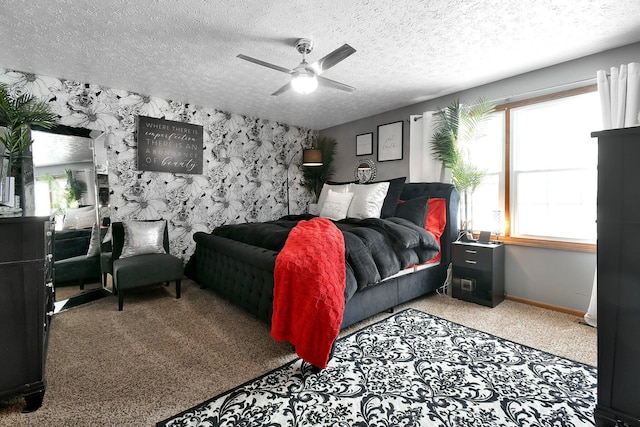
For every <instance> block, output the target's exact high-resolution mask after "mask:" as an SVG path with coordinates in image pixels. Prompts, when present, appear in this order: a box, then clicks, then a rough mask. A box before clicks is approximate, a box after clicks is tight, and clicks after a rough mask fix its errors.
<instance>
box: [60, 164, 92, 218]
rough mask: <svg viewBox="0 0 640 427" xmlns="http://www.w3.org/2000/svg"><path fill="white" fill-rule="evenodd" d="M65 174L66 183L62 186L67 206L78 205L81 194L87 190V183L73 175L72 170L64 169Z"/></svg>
mask: <svg viewBox="0 0 640 427" xmlns="http://www.w3.org/2000/svg"><path fill="white" fill-rule="evenodd" d="M65 173H66V174H67V185H66V187H65V188H64V195H65V200H66V201H67V208H71V207H78V203H79V202H80V199H81V198H82V195H83V194H84V193H86V192H87V184H86V183H85V182H84V181H80V180H79V179H77V178H76V177H74V176H73V171H72V170H70V169H65Z"/></svg>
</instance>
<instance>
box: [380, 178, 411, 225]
mask: <svg viewBox="0 0 640 427" xmlns="http://www.w3.org/2000/svg"><path fill="white" fill-rule="evenodd" d="M406 179H407V177H406V176H403V177H400V178H393V179H388V180H386V181H378V182H389V189H388V190H387V195H386V197H385V198H384V202H383V203H382V210H381V211H380V218H389V217H392V216H397V215H396V207H397V206H398V200H399V199H400V193H402V189H403V188H404V182H405V181H406Z"/></svg>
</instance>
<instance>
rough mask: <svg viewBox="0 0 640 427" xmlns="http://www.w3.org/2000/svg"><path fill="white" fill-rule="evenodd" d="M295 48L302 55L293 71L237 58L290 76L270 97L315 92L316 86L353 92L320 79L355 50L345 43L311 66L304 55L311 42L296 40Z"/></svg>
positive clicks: (308, 40)
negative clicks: (289, 92)
mask: <svg viewBox="0 0 640 427" xmlns="http://www.w3.org/2000/svg"><path fill="white" fill-rule="evenodd" d="M295 48H296V50H297V51H298V52H299V53H301V54H302V62H301V63H300V64H299V65H298V66H297V67H295V68H293V69H289V68H285V67H280V66H279V65H274V64H270V63H268V62H264V61H261V60H259V59H256V58H252V57H250V56H246V55H243V54H239V55H238V58H240V59H244V60H245V61H249V62H253V63H254V64H258V65H262V66H263V67H267V68H271V69H274V70H276V71H282V72H283V73H287V74H290V75H291V81H290V82H289V83H287V84H286V85H284V86H282V87H281V88H280V89H278V90H277V91H275V92H273V93H272V94H271V95H274V96H277V95H280V94H282V93H284V92H286V91H288V90H289V89H293V90H295V91H296V92H298V93H311V92H313V91H314V90H316V88H317V87H318V85H321V86H326V87H331V88H334V89H338V90H342V91H345V92H353V90H354V89H355V88H354V87H352V86H349V85H346V84H344V83H340V82H337V81H335V80H331V79H328V78H326V77H322V76H321V74H322V73H324V72H325V71H327V70H328V69H329V68H331V67H333V66H334V65H336V64H337V63H339V62H340V61H342V60H344V59H346V58H347V57H348V56H349V55H351V54H353V53H355V51H356V50H355V49H354V48H352V47H351V46H349V45H348V44H346V43H345V44H343V45H342V46H340V47H339V48H337V49H336V50H334V51H333V52H331V53H330V54H328V55H327V56H325V57H323V58H321V59H319V60H317V61H316V62H314V63H313V64H309V63H307V61H306V59H305V55H307V54H309V53H311V51H312V50H313V42H312V41H311V40H310V39H299V40H297V41H296V44H295Z"/></svg>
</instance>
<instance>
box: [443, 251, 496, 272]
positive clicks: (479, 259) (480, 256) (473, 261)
mask: <svg viewBox="0 0 640 427" xmlns="http://www.w3.org/2000/svg"><path fill="white" fill-rule="evenodd" d="M492 256H493V249H492V248H483V247H480V246H471V245H453V265H455V266H459V267H467V268H477V269H481V270H486V269H490V268H491V265H492Z"/></svg>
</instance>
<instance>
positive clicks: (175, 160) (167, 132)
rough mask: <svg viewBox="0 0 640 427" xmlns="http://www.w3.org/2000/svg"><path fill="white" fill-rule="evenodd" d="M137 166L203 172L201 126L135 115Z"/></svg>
mask: <svg viewBox="0 0 640 427" xmlns="http://www.w3.org/2000/svg"><path fill="white" fill-rule="evenodd" d="M138 169H139V170H143V171H156V172H174V173H188V174H202V126H199V125H193V124H190V123H183V122H173V121H171V120H164V119H156V118H153V117H145V116H138Z"/></svg>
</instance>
